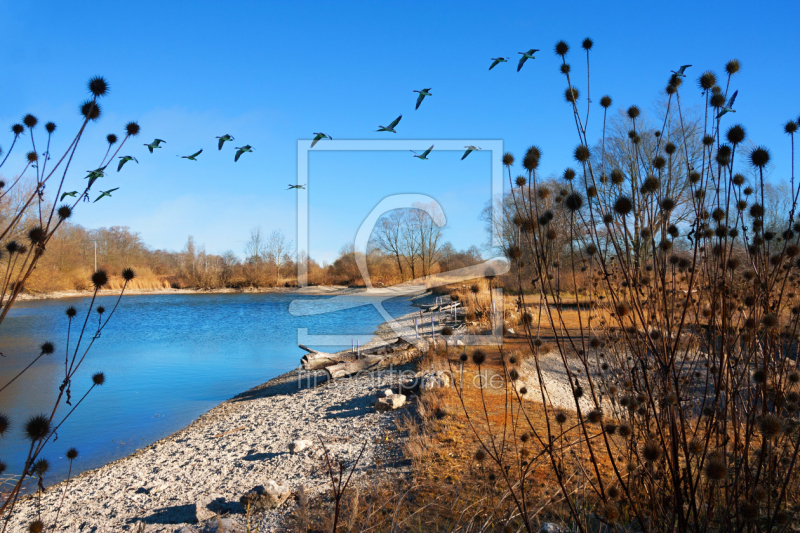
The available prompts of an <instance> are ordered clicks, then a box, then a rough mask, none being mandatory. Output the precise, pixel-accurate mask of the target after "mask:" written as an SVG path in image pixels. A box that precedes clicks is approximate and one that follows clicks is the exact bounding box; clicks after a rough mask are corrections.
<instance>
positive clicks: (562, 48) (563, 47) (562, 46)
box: [554, 41, 569, 57]
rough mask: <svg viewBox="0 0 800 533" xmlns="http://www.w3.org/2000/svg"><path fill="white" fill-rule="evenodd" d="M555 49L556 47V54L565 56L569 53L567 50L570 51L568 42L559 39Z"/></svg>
mask: <svg viewBox="0 0 800 533" xmlns="http://www.w3.org/2000/svg"><path fill="white" fill-rule="evenodd" d="M554 49H555V52H556V55H559V56H561V57H564V56H566V55H567V52H569V45H568V44H567V43H566V41H558V42H557V43H556V45H555V47H554Z"/></svg>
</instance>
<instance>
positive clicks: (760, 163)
mask: <svg viewBox="0 0 800 533" xmlns="http://www.w3.org/2000/svg"><path fill="white" fill-rule="evenodd" d="M767 163H769V150H768V149H767V148H766V147H764V146H758V147H756V148H753V150H752V151H751V152H750V164H752V165H753V166H754V167H756V168H764V167H765V166H767Z"/></svg>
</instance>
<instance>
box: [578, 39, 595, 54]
mask: <svg viewBox="0 0 800 533" xmlns="http://www.w3.org/2000/svg"><path fill="white" fill-rule="evenodd" d="M592 46H594V41H592V40H591V39H590V38H589V37H587V38H586V39H584V40H583V42H582V43H581V47H583V49H584V50H586V51H587V52H588V51H589V50H591V49H592Z"/></svg>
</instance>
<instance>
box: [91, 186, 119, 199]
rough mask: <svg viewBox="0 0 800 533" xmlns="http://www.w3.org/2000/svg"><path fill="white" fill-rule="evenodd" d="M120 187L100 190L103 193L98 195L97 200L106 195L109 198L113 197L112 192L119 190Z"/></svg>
mask: <svg viewBox="0 0 800 533" xmlns="http://www.w3.org/2000/svg"><path fill="white" fill-rule="evenodd" d="M118 189H119V187H117V188H115V189H109V190H107V191H100V192H101V193H103V194H101V195H100V196H98V197H97V200H99V199H100V198H103V197H104V196H108V197H109V198H111V193H112V192H114V191H116V190H118ZM97 200H95V201H94V202H92V203H96V202H97Z"/></svg>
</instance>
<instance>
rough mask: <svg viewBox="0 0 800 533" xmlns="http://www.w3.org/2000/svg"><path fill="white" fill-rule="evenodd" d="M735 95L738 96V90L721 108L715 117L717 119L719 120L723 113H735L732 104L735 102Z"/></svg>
mask: <svg viewBox="0 0 800 533" xmlns="http://www.w3.org/2000/svg"><path fill="white" fill-rule="evenodd" d="M737 94H739V91H738V90H737V91H736V92H734V93H733V96H731V99H730V100H728V103H727V104H725V106H724V107H723V108H722V111H720V112H719V114H718V115H717V119H719V118H720V117H721V116H722V115H724V114H725V113H736V110H735V109H733V102H734V101H735V100H736V95H737Z"/></svg>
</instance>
